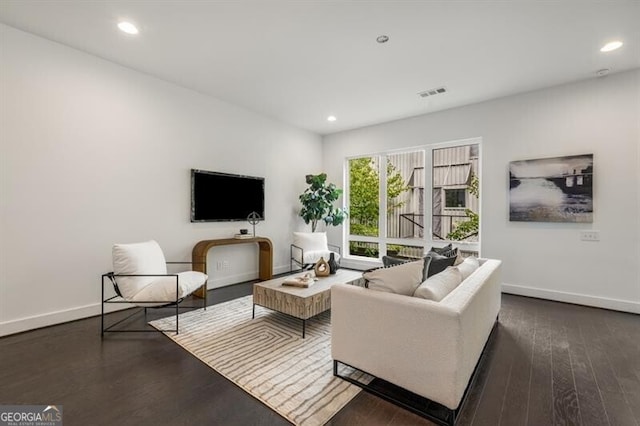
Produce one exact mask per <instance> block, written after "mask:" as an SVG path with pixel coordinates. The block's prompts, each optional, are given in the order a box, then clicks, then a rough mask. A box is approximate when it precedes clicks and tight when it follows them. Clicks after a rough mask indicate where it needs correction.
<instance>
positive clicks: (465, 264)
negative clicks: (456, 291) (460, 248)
mask: <svg viewBox="0 0 640 426" xmlns="http://www.w3.org/2000/svg"><path fill="white" fill-rule="evenodd" d="M479 267H480V262H479V261H478V258H477V257H475V256H469V257H467V258H466V259H464V260H463V261H462V263H460V264H459V265H458V266H456V268H458V270H459V271H460V273H461V274H462V281H464V280H466V279H467V278H468V277H469V275H471V274H473V272H474V271H475V270H476V269H478V268H479Z"/></svg>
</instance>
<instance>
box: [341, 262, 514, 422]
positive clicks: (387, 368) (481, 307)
mask: <svg viewBox="0 0 640 426" xmlns="http://www.w3.org/2000/svg"><path fill="white" fill-rule="evenodd" d="M479 263H480V267H479V268H478V269H476V270H475V271H474V272H473V273H472V274H471V275H470V276H469V277H468V278H467V279H465V280H464V281H462V283H461V284H459V285H458V286H457V287H456V288H455V289H454V290H453V291H451V293H449V294H448V295H447V296H446V297H445V298H444V299H442V300H441V301H440V302H434V301H431V300H426V299H421V298H417V297H412V296H405V295H400V294H394V293H385V292H381V291H375V290H372V289H366V288H363V287H357V286H353V285H345V284H340V285H334V286H333V287H332V288H331V326H332V331H331V354H332V356H333V359H334V368H337V365H339V364H335V363H336V362H340V363H344V364H347V365H350V366H352V367H356V368H357V369H359V370H362V371H364V372H367V373H369V374H371V375H373V376H375V377H378V378H381V379H383V380H386V381H388V382H390V383H393V384H395V385H397V386H400V387H402V388H404V389H407V390H409V391H411V392H413V393H415V394H418V395H421V396H423V397H425V398H428V399H430V400H432V401H435V402H437V403H440V404H442V405H444V406H445V407H447V408H449V409H450V410H452V411H453V413H454V416H453V418H454V419H455V413H456V409H458V408H459V405H460V403H461V400H462V397H463V395H464V393H465V389H466V388H467V385H468V383H469V381H470V378H471V375H472V373H473V372H474V369H475V367H476V364H477V363H478V360H479V358H480V356H481V354H482V351H483V348H484V346H485V343H486V342H487V339H488V338H489V335H490V333H491V331H492V329H493V326H494V324H495V323H496V320H497V316H498V314H499V311H500V286H501V263H502V262H501V261H499V260H494V259H480V262H479ZM334 371H335V370H334Z"/></svg>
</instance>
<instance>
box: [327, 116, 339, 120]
mask: <svg viewBox="0 0 640 426" xmlns="http://www.w3.org/2000/svg"><path fill="white" fill-rule="evenodd" d="M336 120H337V118H336V116H335V115H330V116H328V117H327V121H331V122H334V121H336Z"/></svg>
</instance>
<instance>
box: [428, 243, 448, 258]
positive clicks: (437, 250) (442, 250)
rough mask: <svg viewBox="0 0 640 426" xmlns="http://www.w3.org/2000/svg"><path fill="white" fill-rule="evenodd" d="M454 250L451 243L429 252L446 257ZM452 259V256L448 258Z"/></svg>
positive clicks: (433, 248) (432, 248)
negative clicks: (446, 254) (447, 253)
mask: <svg viewBox="0 0 640 426" xmlns="http://www.w3.org/2000/svg"><path fill="white" fill-rule="evenodd" d="M451 250H453V245H452V244H451V243H449V244H447V245H446V246H444V247H431V249H430V250H429V251H433V252H436V253H438V254H441V255H444V254H445V253H446V252H448V251H451ZM447 257H451V256H447Z"/></svg>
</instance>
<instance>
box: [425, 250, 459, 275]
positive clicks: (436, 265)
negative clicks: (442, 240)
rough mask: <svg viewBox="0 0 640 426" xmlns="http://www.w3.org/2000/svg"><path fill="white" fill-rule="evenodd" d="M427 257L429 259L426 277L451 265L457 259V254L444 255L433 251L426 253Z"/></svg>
mask: <svg viewBox="0 0 640 426" xmlns="http://www.w3.org/2000/svg"><path fill="white" fill-rule="evenodd" d="M427 257H429V258H431V261H430V263H429V268H428V271H427V277H426V278H429V277H431V276H432V275H435V274H438V273H440V272H442V271H444V270H445V269H447V267H448V266H453V265H454V264H455V262H456V259H457V256H453V257H446V256H442V255H440V254H438V253H436V252H433V251H430V252H429V253H427Z"/></svg>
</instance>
